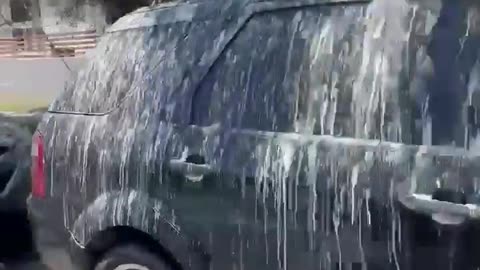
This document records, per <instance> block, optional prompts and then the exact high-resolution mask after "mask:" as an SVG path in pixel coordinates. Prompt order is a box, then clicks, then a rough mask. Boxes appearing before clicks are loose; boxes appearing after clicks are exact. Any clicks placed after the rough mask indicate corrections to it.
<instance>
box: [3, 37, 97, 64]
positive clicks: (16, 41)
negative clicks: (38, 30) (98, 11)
mask: <svg viewBox="0 0 480 270" xmlns="http://www.w3.org/2000/svg"><path fill="white" fill-rule="evenodd" d="M98 37H99V36H98V34H97V33H96V32H95V30H90V31H82V32H70V33H59V34H50V35H38V34H28V35H27V34H26V35H24V36H22V37H18V38H0V58H41V57H75V56H79V55H83V54H85V53H86V52H87V51H88V50H90V49H93V48H95V47H96V45H97V40H98Z"/></svg>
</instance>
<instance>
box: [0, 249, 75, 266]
mask: <svg viewBox="0 0 480 270" xmlns="http://www.w3.org/2000/svg"><path fill="white" fill-rule="evenodd" d="M67 256H68V255H67V254H66V253H65V252H63V251H62V250H60V249H47V252H46V257H45V258H43V260H42V262H39V261H31V262H25V261H23V262H14V263H11V264H8V265H0V270H4V269H6V270H73V269H74V268H73V267H72V266H71V265H70V264H69V261H68V259H67V258H68V257H67Z"/></svg>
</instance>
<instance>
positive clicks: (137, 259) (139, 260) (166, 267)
mask: <svg viewBox="0 0 480 270" xmlns="http://www.w3.org/2000/svg"><path fill="white" fill-rule="evenodd" d="M119 269H120V270H174V268H173V267H172V266H171V265H170V264H169V263H168V262H166V261H165V260H164V259H163V258H161V257H160V256H157V255H155V254H153V253H152V252H149V251H148V250H147V249H145V248H142V247H140V246H137V245H125V246H119V247H115V248H113V249H111V250H110V251H108V252H107V253H106V254H105V255H104V256H103V257H102V259H100V260H99V261H98V263H96V265H95V267H94V270H119Z"/></svg>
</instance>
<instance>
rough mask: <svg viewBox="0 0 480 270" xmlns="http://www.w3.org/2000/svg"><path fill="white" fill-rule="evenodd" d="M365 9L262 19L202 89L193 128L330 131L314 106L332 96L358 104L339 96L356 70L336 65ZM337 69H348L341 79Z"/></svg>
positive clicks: (261, 16) (276, 14)
mask: <svg viewBox="0 0 480 270" xmlns="http://www.w3.org/2000/svg"><path fill="white" fill-rule="evenodd" d="M364 7H365V6H362V5H350V6H322V7H320V6H319V7H314V8H312V7H309V8H300V9H290V10H283V11H275V12H269V13H262V14H257V15H255V16H254V17H253V18H252V19H251V20H250V21H249V22H248V23H247V25H246V26H245V27H244V29H243V30H241V32H240V33H239V34H238V36H237V37H236V38H235V39H234V40H233V41H232V43H231V44H230V46H229V47H228V48H227V49H226V50H225V51H224V52H223V54H222V55H221V57H220V58H219V59H218V61H217V62H216V63H215V65H214V66H213V68H212V69H211V71H210V72H209V74H208V75H207V76H206V78H205V79H204V81H203V83H202V84H201V85H200V86H199V88H198V89H197V91H196V93H195V95H194V100H193V110H192V122H193V124H196V125H202V126H207V125H211V124H214V123H217V122H220V123H222V124H223V125H224V126H226V127H227V128H246V129H255V130H266V131H277V132H293V131H303V130H305V129H310V130H311V131H312V132H315V133H321V132H323V133H328V132H327V131H326V130H323V131H322V130H321V128H320V124H319V122H320V121H319V120H320V119H321V118H322V117H324V116H322V115H321V112H320V111H319V108H318V107H316V106H315V104H314V103H313V101H314V100H319V99H323V98H330V96H332V95H336V97H338V98H339V99H342V100H343V101H344V102H349V101H350V96H349V95H343V96H342V95H337V94H335V91H336V90H335V89H336V88H341V87H348V86H347V83H344V82H342V81H341V80H342V79H343V78H342V77H341V75H342V71H345V70H347V69H348V68H349V67H348V66H345V67H336V66H335V65H336V64H338V63H337V62H336V61H335V59H334V57H342V53H344V52H342V50H348V48H345V46H346V45H345V43H346V42H349V41H351V40H352V39H353V38H354V35H353V34H354V32H355V31H356V30H359V29H358V28H359V26H357V25H358V18H359V17H361V16H363V13H364ZM334 28H336V29H334ZM335 42H336V43H335ZM357 42H358V41H357ZM327 54H329V55H327ZM347 60H349V59H347ZM334 68H340V69H341V71H340V72H338V71H337V74H334V73H335V72H336V71H335V70H334ZM317 105H318V102H317ZM339 107H340V106H339ZM309 121H310V122H309ZM332 128H333V129H337V130H338V129H340V128H342V127H339V126H335V127H332Z"/></svg>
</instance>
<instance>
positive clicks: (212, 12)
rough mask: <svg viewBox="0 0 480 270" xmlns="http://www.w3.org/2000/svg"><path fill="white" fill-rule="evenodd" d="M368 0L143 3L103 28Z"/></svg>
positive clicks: (153, 24) (110, 29) (119, 29)
mask: <svg viewBox="0 0 480 270" xmlns="http://www.w3.org/2000/svg"><path fill="white" fill-rule="evenodd" d="M371 1H372V0H222V1H221V2H219V1H218V0H179V1H172V2H166V3H162V4H159V5H155V6H151V7H143V8H140V9H137V10H136V11H133V12H132V13H130V14H127V15H125V16H124V17H122V18H120V19H119V20H118V21H117V22H115V23H114V24H113V25H112V26H111V27H110V28H109V29H107V32H116V31H122V30H129V29H135V28H142V27H149V26H155V25H162V24H169V23H179V22H190V21H198V20H209V19H212V18H222V17H223V18H229V19H233V18H238V17H242V16H250V15H251V14H253V13H256V12H261V11H268V10H276V9H283V8H289V7H301V6H311V5H333V4H336V5H342V4H359V3H369V2H371Z"/></svg>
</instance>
